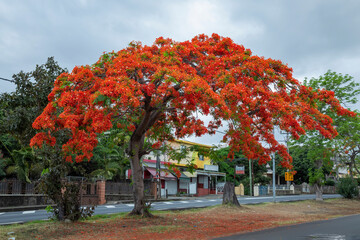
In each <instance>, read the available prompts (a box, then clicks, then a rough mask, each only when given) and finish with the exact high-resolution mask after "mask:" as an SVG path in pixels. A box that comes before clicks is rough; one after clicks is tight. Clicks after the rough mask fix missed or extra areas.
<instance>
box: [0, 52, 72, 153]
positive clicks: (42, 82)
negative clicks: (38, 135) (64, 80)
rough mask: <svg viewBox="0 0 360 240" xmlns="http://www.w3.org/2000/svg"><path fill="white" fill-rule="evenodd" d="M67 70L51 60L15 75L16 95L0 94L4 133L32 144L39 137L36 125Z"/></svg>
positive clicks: (0, 125)
mask: <svg viewBox="0 0 360 240" xmlns="http://www.w3.org/2000/svg"><path fill="white" fill-rule="evenodd" d="M65 71H67V70H66V69H62V68H61V67H59V65H58V64H57V62H55V60H54V58H53V57H50V58H48V60H47V62H46V63H45V64H43V65H36V68H35V70H34V71H32V72H28V73H25V72H23V71H21V72H20V73H18V74H15V75H13V80H14V81H15V84H16V90H15V92H12V93H2V94H1V95H0V109H1V111H2V116H1V118H0V134H4V133H8V134H10V135H12V136H14V137H15V139H16V140H17V141H19V143H20V144H21V145H22V146H27V145H29V142H30V139H31V138H32V137H33V136H34V135H35V130H34V129H33V128H32V123H33V122H34V120H35V118H36V117H37V116H39V115H40V114H41V113H42V111H43V110H44V108H45V107H46V105H47V103H48V99H47V97H48V95H49V93H50V92H51V89H52V87H53V84H54V81H55V79H56V77H57V76H58V75H60V74H61V73H63V72H65Z"/></svg>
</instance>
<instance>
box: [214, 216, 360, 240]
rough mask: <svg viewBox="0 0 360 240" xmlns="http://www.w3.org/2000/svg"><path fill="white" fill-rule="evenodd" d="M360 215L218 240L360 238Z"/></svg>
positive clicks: (356, 239)
mask: <svg viewBox="0 0 360 240" xmlns="http://www.w3.org/2000/svg"><path fill="white" fill-rule="evenodd" d="M359 223H360V215H352V216H346V217H341V218H336V219H331V220H324V221H316V222H310V223H303V224H298V225H293V226H285V227H278V228H273V229H268V230H263V231H258V232H252V233H245V234H238V235H233V236H229V237H224V238H216V239H217V240H235V239H241V240H306V239H312V240H320V239H322V240H325V239H326V240H359V239H360V227H359Z"/></svg>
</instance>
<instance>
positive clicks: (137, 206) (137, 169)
mask: <svg viewBox="0 0 360 240" xmlns="http://www.w3.org/2000/svg"><path fill="white" fill-rule="evenodd" d="M130 144H131V149H132V153H131V155H130V165H131V170H132V183H133V195H134V209H133V210H132V211H131V212H130V215H141V216H145V217H150V216H152V214H151V213H150V212H149V210H148V209H147V207H146V201H145V193H144V179H143V168H142V165H141V163H140V158H141V156H140V149H141V146H142V145H141V142H140V141H133V142H131V143H130Z"/></svg>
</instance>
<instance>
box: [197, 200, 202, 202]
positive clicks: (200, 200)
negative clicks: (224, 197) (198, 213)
mask: <svg viewBox="0 0 360 240" xmlns="http://www.w3.org/2000/svg"><path fill="white" fill-rule="evenodd" d="M195 202H204V201H203V200H195Z"/></svg>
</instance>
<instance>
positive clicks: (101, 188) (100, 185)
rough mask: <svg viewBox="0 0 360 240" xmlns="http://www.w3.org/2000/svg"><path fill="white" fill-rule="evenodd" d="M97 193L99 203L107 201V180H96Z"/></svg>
mask: <svg viewBox="0 0 360 240" xmlns="http://www.w3.org/2000/svg"><path fill="white" fill-rule="evenodd" d="M96 193H97V196H98V205H102V204H105V203H106V199H105V181H104V180H98V181H97V182H96Z"/></svg>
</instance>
